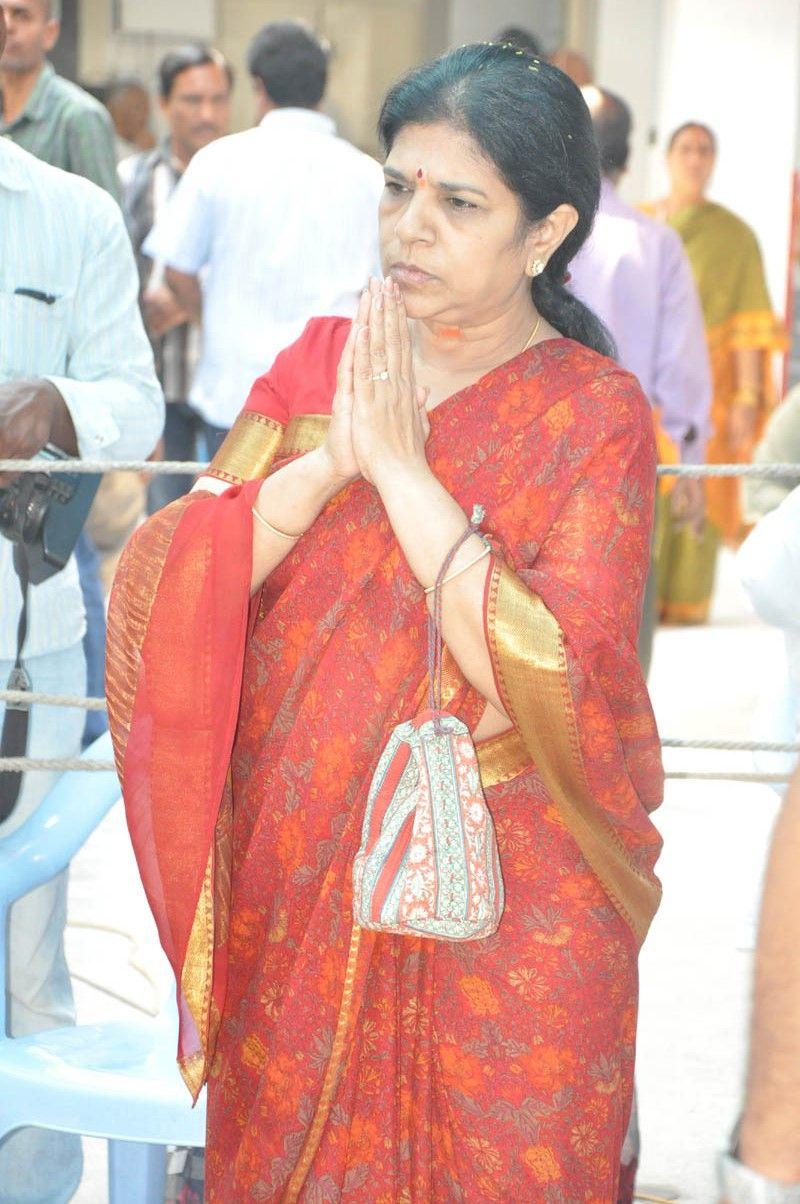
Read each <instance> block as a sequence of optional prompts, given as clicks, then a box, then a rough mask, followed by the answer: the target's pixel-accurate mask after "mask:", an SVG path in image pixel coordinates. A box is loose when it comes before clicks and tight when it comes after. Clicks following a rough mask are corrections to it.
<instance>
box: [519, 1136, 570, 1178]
mask: <svg viewBox="0 0 800 1204" xmlns="http://www.w3.org/2000/svg"><path fill="white" fill-rule="evenodd" d="M522 1161H523V1162H524V1163H525V1165H526V1166H528V1167H530V1169H531V1170H532V1171H533V1177H534V1180H535V1182H536V1183H557V1182H558V1180H559V1179H560V1178H561V1166H560V1164H559V1161H558V1159H557V1158H556V1156H555V1153H554V1151H553V1150H552V1149H550V1147H549V1146H546V1145H531V1146H528V1148H527V1150H525V1151H524V1153H523V1155H522Z"/></svg>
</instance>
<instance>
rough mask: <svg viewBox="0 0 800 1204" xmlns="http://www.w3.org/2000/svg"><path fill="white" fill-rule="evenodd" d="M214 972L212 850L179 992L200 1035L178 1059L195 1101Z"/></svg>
mask: <svg viewBox="0 0 800 1204" xmlns="http://www.w3.org/2000/svg"><path fill="white" fill-rule="evenodd" d="M213 974H214V851H213V848H212V850H211V852H210V853H209V855H208V862H207V863H206V870H205V873H204V875H203V885H202V886H201V888H200V897H199V899H198V900H197V907H196V908H195V913H194V920H193V921H192V928H191V932H190V933H189V941H188V944H187V946H186V956H185V958H184V960H183V966H182V968H181V993H182V994H183V997H184V999H185V1000H186V1006H187V1007H188V1009H189V1011H190V1013H191V1015H192V1019H193V1020H194V1022H195V1025H196V1027H197V1035H198V1037H199V1038H200V1050H199V1051H198V1052H197V1053H194V1054H192V1056H191V1057H189V1058H180V1059H179V1060H178V1066H179V1068H180V1072H181V1074H182V1076H183V1081H184V1082H185V1083H186V1086H187V1087H188V1088H189V1090H190V1092H191V1093H192V1099H193V1100H194V1101H195V1102H196V1101H197V1097H198V1095H199V1094H200V1089H201V1087H202V1086H203V1083H204V1081H205V1078H206V1068H207V1064H208V1029H209V1024H208V1015H209V1004H210V1002H211V986H212V982H213Z"/></svg>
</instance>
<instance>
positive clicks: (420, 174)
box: [417, 167, 422, 180]
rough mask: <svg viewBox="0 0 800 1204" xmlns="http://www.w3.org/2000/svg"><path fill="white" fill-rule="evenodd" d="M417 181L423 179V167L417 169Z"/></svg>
mask: <svg viewBox="0 0 800 1204" xmlns="http://www.w3.org/2000/svg"><path fill="white" fill-rule="evenodd" d="M417 179H418V180H421V179H422V168H421V167H418V168H417Z"/></svg>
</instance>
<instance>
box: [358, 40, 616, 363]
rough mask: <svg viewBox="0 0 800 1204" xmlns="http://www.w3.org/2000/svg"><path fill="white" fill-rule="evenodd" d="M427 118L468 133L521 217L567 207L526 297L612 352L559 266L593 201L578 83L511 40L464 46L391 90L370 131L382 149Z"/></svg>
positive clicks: (591, 150) (594, 180) (582, 232)
mask: <svg viewBox="0 0 800 1204" xmlns="http://www.w3.org/2000/svg"><path fill="white" fill-rule="evenodd" d="M433 122H447V123H449V124H450V125H453V126H455V127H456V128H457V129H459V130H463V131H465V132H466V133H468V134H469V135H470V137H471V138H473V139H474V141H475V142H476V143H477V144H478V146H479V147H480V149H481V151H482V152H483V154H484V155H485V156H486V158H487V159H488V160H489V161H490V162H492V163H494V165H495V167H496V168H497V170H498V171H499V172H500V175H501V176H502V177H503V179H504V181H505V183H506V184H507V186H508V187H509V188H510V189H511V191H512V192H514V193H515V194H516V195H517V196H518V197H519V200H520V203H521V206H522V212H523V215H524V218H525V222H526V223H527V224H534V223H536V222H539V221H541V220H542V219H543V218H545V217H546V216H547V215H548V214H549V213H552V211H553V210H554V209H556V208H557V207H558V206H559V205H561V204H568V205H573V206H574V207H575V209H576V210H577V213H578V221H577V224H576V226H575V228H574V229H573V230H572V231H571V232H570V233H569V234H568V235H567V237H566V238H565V239H564V241H563V243H562V244H561V246H560V247H558V248H557V250H556V251H554V252H553V254H552V255H551V256H550V259H549V260H548V263H547V266H546V268H545V270H544V271H543V272H542V274H541V275H540V276H536V277H534V279H533V281H532V285H531V288H532V293H533V300H534V304H535V305H536V308H537V309H538V311H539V313H541V314H542V316H543V317H544V318H545V319H546V321H548V322H550V323H551V324H552V325H553V326H554V327H556V329H557V330H559V331H560V332H561V333H562V334H563V335H566V336H567V337H568V338H572V339H576V340H577V341H578V342H579V343H584V344H585V345H586V346H587V347H592V348H594V350H595V351H599V352H600V353H601V354H602V355H613V354H614V343H613V340H612V339H611V337H610V335H609V334H608V332H607V331H606V329H605V327H604V326H603V324H602V322H601V321H600V320H599V319H598V318H596V317H595V315H594V314H593V313H592V311H591V310H590V309H589V308H588V307H587V306H585V305H584V304H583V303H582V302H581V301H579V300H578V299H577V297H575V296H573V295H572V293H570V292H569V291H568V290H567V289H566V288H565V277H566V270H567V264H568V263H569V261H570V260H571V259H572V258H573V256H574V255H575V253H576V252H577V251H578V249H579V247H580V246H581V244H582V243H583V242H584V240H585V239H586V237H587V235H588V234H589V232H590V230H591V228H592V222H593V221H594V215H595V212H596V210H597V205H598V201H599V199H600V165H599V161H598V155H597V146H596V144H595V139H594V131H593V129H592V121H591V117H590V116H589V110H588V108H587V107H586V102H585V101H584V99H583V97H582V96H581V93H580V89H579V88H578V87H577V86H576V85H575V84H574V83H573V82H572V80H571V79H570V78H569V77H568V76H566V75H565V74H564V72H563V71H559V70H558V68H557V67H553V66H551V65H550V64H549V63H546V62H544V61H543V60H540V59H538V58H534V57H533V56H532V55H529V54H526V53H525V52H524V51H523V50H520V49H517V48H515V47H513V46H507V45H506V46H503V45H496V44H493V43H486V44H481V45H477V44H476V45H470V46H462V47H461V48H460V49H459V50H453V51H451V52H450V53H449V54H445V55H443V56H442V57H441V58H438V59H435V60H434V61H433V62H431V63H426V64H424V65H423V66H421V67H417V68H416V69H415V70H413V71H411V72H409V73H408V75H406V76H404V77H403V78H402V79H401V80H399V81H398V82H397V83H396V84H395V85H394V86H393V87H392V88H391V89H390V91H389V93H388V95H387V97H386V99H385V100H384V102H383V107H382V109H381V114H380V118H379V121H378V133H379V135H380V139H381V142H382V144H383V147H384V149H385V151H386V152H387V153H388V152H389V151H390V150H391V148H392V144H393V143H394V140H395V138H396V137H397V135H398V133H399V132H400V130H401V129H403V127H404V126H406V125H414V124H419V125H430V124H432V123H433Z"/></svg>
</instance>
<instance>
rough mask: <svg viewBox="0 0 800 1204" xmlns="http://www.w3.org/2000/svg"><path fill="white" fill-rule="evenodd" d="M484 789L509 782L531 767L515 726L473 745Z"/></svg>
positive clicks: (531, 763) (529, 756) (526, 751)
mask: <svg viewBox="0 0 800 1204" xmlns="http://www.w3.org/2000/svg"><path fill="white" fill-rule="evenodd" d="M475 752H476V754H477V757H478V769H479V770H480V774H481V784H482V786H483V788H484V790H491V788H492V786H499V785H500V784H501V783H502V782H510V781H511V780H512V778H516V777H519V775H520V774H521V773H524V772H525V771H526V770H527V769H531V768H532V767H533V762H532V761H531V755H530V753H529V752H528V750H527V748H526V747H525V741H524V740H523V739H522V736H521V735H520V734H519V732H518V731H517V729H516V728H515V727H512V728H510V729H509V730H508V731H507V732H501V733H500V735H499V736H492V737H491V739H489V740H481V741H480V742H479V743H478V744H476V745H475Z"/></svg>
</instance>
